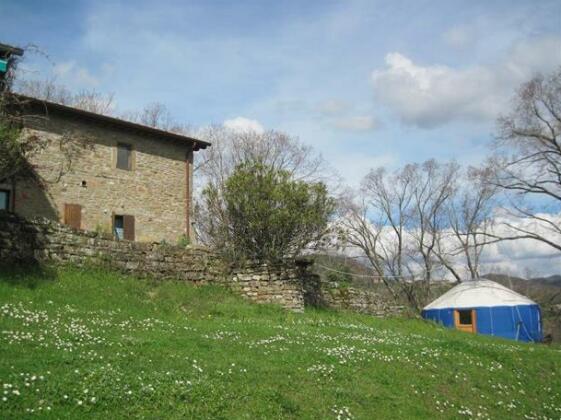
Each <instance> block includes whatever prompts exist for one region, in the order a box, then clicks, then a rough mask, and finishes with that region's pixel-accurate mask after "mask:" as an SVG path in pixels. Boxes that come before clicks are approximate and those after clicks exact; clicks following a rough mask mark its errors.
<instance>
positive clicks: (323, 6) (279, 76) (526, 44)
mask: <svg viewBox="0 0 561 420" xmlns="http://www.w3.org/2000/svg"><path fill="white" fill-rule="evenodd" d="M47 3H48V4H47ZM0 19H1V22H2V23H1V28H2V31H1V33H2V36H1V40H0V42H5V43H11V44H15V45H19V46H25V45H26V44H30V43H31V44H36V45H37V46H39V47H40V49H41V50H42V51H45V52H46V53H48V56H49V58H48V59H47V58H45V57H42V56H40V55H30V56H28V59H27V60H26V64H25V68H26V69H27V72H26V74H25V77H27V78H46V77H51V78H52V77H55V78H56V80H57V81H58V82H59V83H62V84H65V85H67V86H68V87H70V88H71V89H75V90H80V89H96V90H98V91H100V92H106V93H114V94H115V98H116V101H117V106H118V107H119V109H120V110H122V111H126V110H135V109H139V108H141V107H142V106H143V105H145V104H147V103H150V102H154V101H158V102H162V103H164V104H166V105H167V106H168V108H169V109H170V110H171V112H172V114H173V116H174V118H175V119H176V120H178V121H181V122H184V123H189V124H192V125H195V126H199V125H207V124H210V123H224V121H228V120H234V121H237V122H238V123H239V124H250V125H251V124H252V125H253V126H257V127H259V126H262V127H264V128H266V129H269V128H272V129H279V130H284V131H287V132H288V133H290V134H292V135H295V136H299V137H300V139H301V140H302V141H303V142H305V143H308V144H311V145H313V146H314V147H315V148H316V149H317V150H318V151H320V152H321V153H322V154H323V155H324V157H325V158H326V159H327V160H328V161H330V162H331V163H332V164H333V165H334V166H335V167H336V168H337V169H338V170H339V172H340V173H341V174H342V175H343V176H344V177H345V178H346V180H347V181H348V182H349V183H350V184H354V185H356V184H357V183H358V182H359V180H360V178H361V177H362V176H363V175H364V174H366V172H367V171H368V169H369V168H371V167H375V166H378V165H386V166H389V167H395V166H397V165H400V164H403V163H406V162H410V161H420V160H424V159H427V158H431V157H436V158H439V159H452V158H454V159H457V160H458V161H459V162H460V163H465V164H473V163H477V162H479V161H480V160H481V159H482V158H483V157H484V156H485V154H486V153H487V150H488V149H487V145H488V143H489V141H490V139H491V137H492V132H493V124H494V120H495V119H496V117H497V115H498V114H500V113H501V112H504V111H505V110H506V109H507V108H508V99H509V97H510V96H511V94H512V92H513V90H514V89H515V88H516V86H518V85H519V84H520V83H521V82H523V81H524V80H527V79H528V78H530V77H531V76H532V75H533V74H535V73H536V72H538V71H541V72H549V71H551V70H552V69H554V68H555V67H557V66H559V65H561V2H559V1H546V0H544V1H536V0H534V1H492V2H491V1H430V2H428V1H427V2H425V1H391V2H388V1H386V2H377V1H359V0H357V1H353V0H348V1H270V2H268V1H243V0H240V1H235V2H234V1H165V0H161V1H158V2H149V1H134V2H132V1H130V2H125V1H121V2H119V1H111V2H104V1H82V2H81V1H49V2H45V1H26V0H18V1H11V0H3V1H2V2H1V3H0Z"/></svg>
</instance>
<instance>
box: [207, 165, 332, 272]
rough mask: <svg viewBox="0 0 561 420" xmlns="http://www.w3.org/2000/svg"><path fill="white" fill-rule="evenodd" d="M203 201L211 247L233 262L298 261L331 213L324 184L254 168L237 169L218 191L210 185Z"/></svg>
mask: <svg viewBox="0 0 561 420" xmlns="http://www.w3.org/2000/svg"><path fill="white" fill-rule="evenodd" d="M203 195H204V199H205V201H206V203H205V204H206V206H207V208H208V209H209V210H210V212H209V213H210V214H209V219H210V220H209V227H210V229H209V232H210V235H211V237H212V239H213V243H214V245H215V246H216V247H217V248H218V249H219V250H221V251H223V253H224V254H225V255H226V256H227V257H229V258H230V259H232V260H234V261H239V260H240V259H250V260H258V261H271V262H273V261H278V260H280V259H282V258H285V257H294V256H296V255H298V254H299V253H300V252H301V251H302V250H303V249H304V248H305V247H306V246H308V245H310V244H313V243H315V242H317V241H318V240H319V239H320V238H321V237H322V236H323V234H324V233H325V231H326V229H327V225H328V221H329V218H330V216H331V215H332V214H333V212H334V209H335V204H334V200H333V199H331V198H330V197H329V196H328V193H327V188H326V187H325V185H324V184H323V183H308V182H304V181H297V180H294V179H293V178H292V177H291V174H290V173H289V172H287V171H283V170H278V169H273V168H271V167H270V166H267V165H263V164H261V163H258V162H248V163H244V164H242V165H239V166H237V167H236V169H235V170H234V172H233V173H232V175H231V176H230V177H229V178H228V179H227V180H226V182H225V183H224V185H223V187H222V188H220V187H218V186H216V185H209V186H207V187H206V188H205V190H204V192H203Z"/></svg>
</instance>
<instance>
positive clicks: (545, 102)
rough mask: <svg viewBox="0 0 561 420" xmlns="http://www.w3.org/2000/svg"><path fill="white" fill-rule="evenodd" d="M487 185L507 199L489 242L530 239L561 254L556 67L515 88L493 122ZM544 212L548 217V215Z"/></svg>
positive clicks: (560, 77) (560, 87)
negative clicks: (501, 230)
mask: <svg viewBox="0 0 561 420" xmlns="http://www.w3.org/2000/svg"><path fill="white" fill-rule="evenodd" d="M489 166H490V167H491V168H492V169H493V171H492V173H491V175H492V176H490V177H489V178H488V182H489V184H490V185H492V186H494V187H496V188H498V189H499V190H501V191H502V192H504V193H505V194H506V196H507V198H508V205H507V206H505V208H504V209H505V211H506V212H507V214H508V215H509V216H510V220H508V219H507V220H505V221H504V222H503V224H504V226H505V227H506V228H507V229H508V232H509V233H506V234H503V235H499V234H497V233H490V234H488V236H489V237H490V238H493V239H495V240H515V239H534V240H537V241H540V242H542V243H545V244H547V245H549V246H550V247H551V248H553V249H554V250H556V251H561V224H560V223H559V221H560V220H559V217H555V216H551V213H558V212H559V211H560V210H561V67H560V68H559V69H558V70H557V71H556V72H554V73H553V74H551V75H549V76H547V77H544V76H537V77H535V78H533V79H532V80H530V81H529V82H527V83H525V84H524V85H522V86H521V88H520V89H519V90H518V92H517V94H516V96H515V97H514V100H513V107H512V110H511V112H510V113H509V114H508V115H505V116H502V117H501V118H499V120H498V133H497V138H496V142H495V153H494V156H493V157H492V159H491V160H490V163H489ZM548 213H549V214H548Z"/></svg>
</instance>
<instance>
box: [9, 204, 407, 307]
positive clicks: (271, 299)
mask: <svg viewBox="0 0 561 420" xmlns="http://www.w3.org/2000/svg"><path fill="white" fill-rule="evenodd" d="M29 261H35V262H42V261H54V262H57V263H71V264H74V265H78V266H81V265H86V264H104V265H108V266H110V267H112V268H116V269H119V270H120V271H122V272H124V273H127V274H132V275H135V276H138V277H152V278H155V279H160V280H183V281H188V282H191V283H195V284H210V283H213V284H222V285H224V286H226V287H228V288H230V289H232V290H234V291H236V292H237V293H239V294H240V295H242V296H245V297H247V298H248V299H250V300H252V301H254V302H257V303H273V304H278V305H281V306H282V307H283V308H285V309H289V310H292V311H296V312H302V311H303V310H304V307H305V305H310V306H316V307H330V308H336V309H347V310H353V311H357V312H363V313H369V314H373V315H378V316H381V315H388V314H394V313H396V312H398V310H399V308H398V307H392V306H388V305H387V304H386V302H387V301H388V299H387V298H385V297H383V296H381V295H380V294H378V293H375V292H373V291H369V290H362V289H355V288H351V287H344V286H341V285H339V284H337V283H333V282H331V283H330V282H323V281H321V279H320V277H319V276H317V275H315V274H313V273H312V270H311V268H312V262H311V261H306V260H298V261H297V260H286V261H284V262H283V263H282V264H278V265H267V264H256V263H252V264H246V265H245V266H244V267H237V268H232V267H230V266H228V265H226V264H225V263H224V261H223V260H222V259H221V258H220V256H219V255H217V254H216V253H215V252H213V251H211V250H209V249H207V248H203V247H189V248H186V249H185V248H180V247H176V246H170V245H165V244H159V243H151V244H150V243H138V242H129V241H115V240H114V239H113V238H111V237H107V236H103V235H99V234H97V233H94V232H85V231H77V230H74V229H72V228H70V227H68V226H64V225H61V224H59V223H57V222H53V221H50V220H47V219H37V220H24V219H22V218H20V217H19V216H16V215H14V214H12V213H7V212H4V211H0V265H6V264H10V263H15V262H29Z"/></svg>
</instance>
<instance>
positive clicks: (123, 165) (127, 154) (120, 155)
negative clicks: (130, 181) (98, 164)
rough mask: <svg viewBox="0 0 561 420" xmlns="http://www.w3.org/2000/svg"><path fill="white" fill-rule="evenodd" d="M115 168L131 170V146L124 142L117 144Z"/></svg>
mask: <svg viewBox="0 0 561 420" xmlns="http://www.w3.org/2000/svg"><path fill="white" fill-rule="evenodd" d="M117 168H119V169H124V170H125V171H131V170H132V146H131V145H130V144H126V143H118V144H117Z"/></svg>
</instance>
